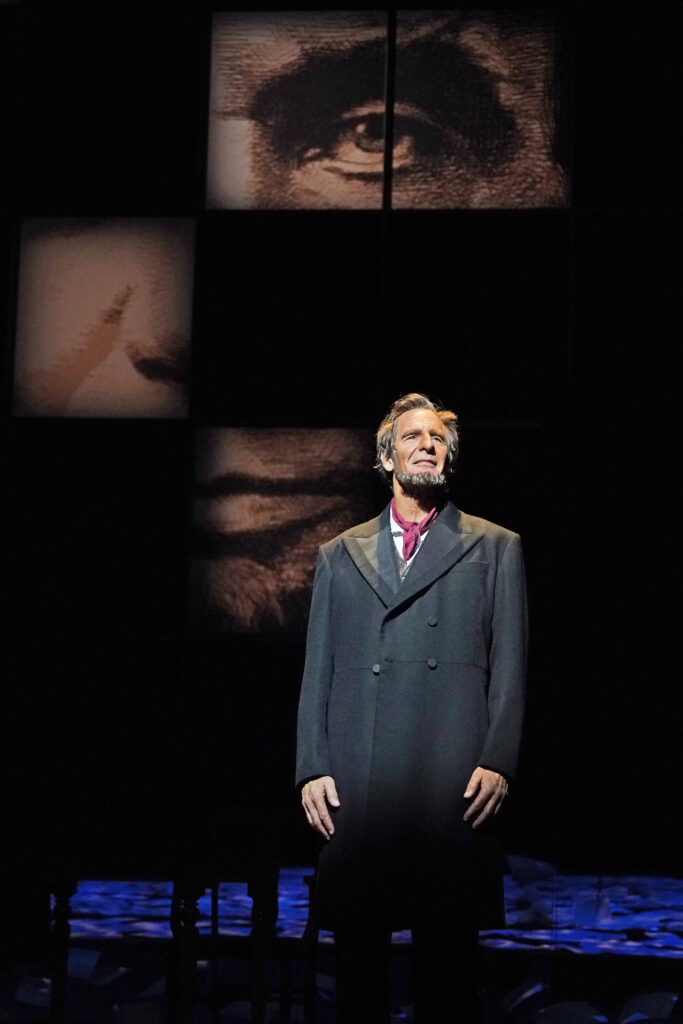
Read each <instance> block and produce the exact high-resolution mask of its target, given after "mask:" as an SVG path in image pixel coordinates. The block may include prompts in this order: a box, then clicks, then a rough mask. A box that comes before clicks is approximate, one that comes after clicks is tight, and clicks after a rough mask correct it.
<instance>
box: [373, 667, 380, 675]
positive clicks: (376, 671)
mask: <svg viewBox="0 0 683 1024" xmlns="http://www.w3.org/2000/svg"><path fill="white" fill-rule="evenodd" d="M372 671H373V672H374V673H375V675H376V676H378V675H379V665H373V666H372Z"/></svg>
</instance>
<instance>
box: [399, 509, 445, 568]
mask: <svg viewBox="0 0 683 1024" xmlns="http://www.w3.org/2000/svg"><path fill="white" fill-rule="evenodd" d="M436 512H437V510H436V508H433V509H432V511H431V512H428V513H427V515H426V516H425V517H424V519H423V520H422V522H420V523H411V522H409V521H408V520H407V519H404V518H403V516H402V515H401V513H400V512H399V511H398V510H397V509H396V501H395V499H394V498H392V499H391V514H392V516H393V518H394V522H395V523H398V525H399V526H400V527H401V529H402V530H403V561H404V562H407V561H408V559H409V558H410V556H411V555H412V553H413V551H414V550H415V548H416V547H417V544H418V541H419V540H420V537H421V535H422V534H423V533H426V531H427V530H428V529H429V527H430V526H431V525H432V523H433V522H434V520H435V519H436Z"/></svg>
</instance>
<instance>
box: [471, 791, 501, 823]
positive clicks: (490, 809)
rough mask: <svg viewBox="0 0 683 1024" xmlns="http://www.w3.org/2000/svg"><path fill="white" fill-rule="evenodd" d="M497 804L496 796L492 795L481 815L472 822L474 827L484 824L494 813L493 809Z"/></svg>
mask: <svg viewBox="0 0 683 1024" xmlns="http://www.w3.org/2000/svg"><path fill="white" fill-rule="evenodd" d="M495 806H496V798H495V797H491V799H490V800H489V802H488V803H487V805H486V807H485V808H484V810H483V811H482V812H481V814H480V815H479V817H478V818H477V819H476V821H473V822H472V828H479V826H480V825H483V824H484V822H485V821H486V820H487V819H488V818H489V817H490V816H491V814H492V813H493V809H494V807H495Z"/></svg>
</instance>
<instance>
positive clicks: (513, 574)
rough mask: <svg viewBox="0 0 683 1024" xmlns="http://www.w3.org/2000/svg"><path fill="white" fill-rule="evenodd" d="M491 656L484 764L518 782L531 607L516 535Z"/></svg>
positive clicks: (497, 606)
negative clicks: (528, 623)
mask: <svg viewBox="0 0 683 1024" xmlns="http://www.w3.org/2000/svg"><path fill="white" fill-rule="evenodd" d="M491 624H492V631H491V647H490V655H489V689H488V710H489V728H488V732H487V734H486V740H485V743H484V748H483V750H482V753H481V757H480V758H479V764H480V765H483V766H484V767H486V768H492V769H493V770H494V771H497V772H500V773H501V774H502V775H505V776H507V777H508V778H510V779H512V778H514V777H515V774H516V772H517V757H518V753H519V745H520V741H521V738H522V721H523V718H524V703H525V694H526V665H527V635H528V627H527V603H526V582H525V575H524V559H523V557H522V545H521V541H520V539H519V536H518V535H517V534H515V535H514V536H513V538H512V540H511V541H510V543H509V544H508V546H507V548H506V549H505V552H504V554H503V558H502V561H501V562H500V564H499V567H498V573H497V576H496V585H495V592H494V600H493V613H492V621H491Z"/></svg>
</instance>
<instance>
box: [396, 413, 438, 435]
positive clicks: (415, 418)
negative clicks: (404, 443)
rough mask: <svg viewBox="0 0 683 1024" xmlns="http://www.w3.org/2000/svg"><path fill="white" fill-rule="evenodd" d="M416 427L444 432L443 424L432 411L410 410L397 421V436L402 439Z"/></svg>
mask: <svg viewBox="0 0 683 1024" xmlns="http://www.w3.org/2000/svg"><path fill="white" fill-rule="evenodd" d="M415 427H419V428H420V429H422V428H424V427H435V428H437V429H438V430H439V431H443V423H442V422H441V420H440V419H439V417H438V416H437V415H436V413H435V412H434V411H433V410H432V409H409V410H408V412H403V413H401V415H400V416H399V418H398V419H397V420H396V436H397V437H400V436H401V435H402V434H404V433H405V432H406V431H407V430H412V429H414V428H415Z"/></svg>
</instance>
